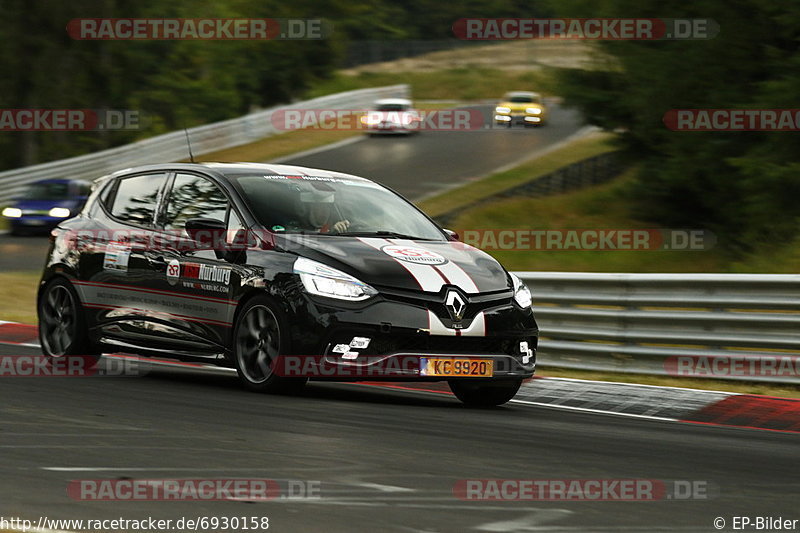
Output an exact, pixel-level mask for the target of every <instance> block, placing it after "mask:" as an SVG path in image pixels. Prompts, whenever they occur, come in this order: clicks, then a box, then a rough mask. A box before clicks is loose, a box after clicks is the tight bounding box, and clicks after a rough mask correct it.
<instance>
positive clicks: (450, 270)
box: [390, 239, 480, 294]
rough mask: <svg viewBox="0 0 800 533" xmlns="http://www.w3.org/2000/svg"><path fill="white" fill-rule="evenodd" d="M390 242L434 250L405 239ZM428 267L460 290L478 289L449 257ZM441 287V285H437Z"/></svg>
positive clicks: (470, 292) (474, 290) (471, 291)
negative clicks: (445, 260) (440, 263)
mask: <svg viewBox="0 0 800 533" xmlns="http://www.w3.org/2000/svg"><path fill="white" fill-rule="evenodd" d="M390 241H391V243H392V244H399V245H401V246H415V247H417V248H422V249H423V250H427V251H429V252H433V253H436V252H434V251H433V250H431V249H430V248H426V247H425V246H423V245H421V244H420V243H418V242H415V241H409V240H406V239H390ZM422 266H425V265H422ZM428 268H434V269H438V270H439V272H441V273H442V274H443V275H444V277H445V278H447V282H448V283H449V284H451V285H455V286H456V287H458V288H459V289H461V290H462V291H464V292H466V293H468V294H477V293H479V292H480V291H479V290H478V286H477V285H475V282H474V281H473V280H472V278H471V277H469V274H467V273H466V272H464V269H463V268H461V267H460V266H458V265H457V264H456V263H454V262H453V261H451V260H450V259H448V260H447V263H445V264H443V265H436V266H435V267H433V266H431V267H428ZM439 288H440V289H441V286H440V287H439Z"/></svg>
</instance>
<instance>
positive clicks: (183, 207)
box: [164, 174, 228, 230]
mask: <svg viewBox="0 0 800 533" xmlns="http://www.w3.org/2000/svg"><path fill="white" fill-rule="evenodd" d="M227 210H228V199H227V198H226V197H225V195H224V194H223V193H222V191H221V190H219V187H217V186H216V185H214V184H213V183H211V182H210V181H209V180H207V179H205V178H202V177H200V176H195V175H192V174H178V175H177V176H175V181H174V182H173V184H172V190H171V191H170V193H169V200H168V202H167V209H166V213H165V216H164V228H165V229H167V230H182V229H183V228H184V226H185V225H186V221H187V220H189V219H190V218H196V217H199V218H211V219H216V220H220V221H222V222H224V221H225V214H226V213H227Z"/></svg>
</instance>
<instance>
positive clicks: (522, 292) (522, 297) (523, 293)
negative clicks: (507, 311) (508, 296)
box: [511, 274, 533, 308]
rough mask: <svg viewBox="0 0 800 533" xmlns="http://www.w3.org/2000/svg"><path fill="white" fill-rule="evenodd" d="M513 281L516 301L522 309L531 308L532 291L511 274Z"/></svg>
mask: <svg viewBox="0 0 800 533" xmlns="http://www.w3.org/2000/svg"><path fill="white" fill-rule="evenodd" d="M511 281H512V282H513V283H514V301H515V302H517V303H518V304H519V306H520V307H523V308H527V307H530V306H531V304H532V303H533V301H532V299H531V291H530V289H529V288H528V287H527V286H526V285H525V284H524V283H523V282H522V280H521V279H519V278H518V277H517V276H516V275H514V274H511Z"/></svg>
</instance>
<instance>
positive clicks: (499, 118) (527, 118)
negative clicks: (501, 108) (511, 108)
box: [494, 114, 544, 126]
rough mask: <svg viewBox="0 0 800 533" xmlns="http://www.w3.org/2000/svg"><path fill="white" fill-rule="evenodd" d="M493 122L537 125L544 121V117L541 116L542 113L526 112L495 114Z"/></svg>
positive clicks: (498, 123) (504, 124)
mask: <svg viewBox="0 0 800 533" xmlns="http://www.w3.org/2000/svg"><path fill="white" fill-rule="evenodd" d="M494 122H495V124H497V125H502V126H513V125H524V126H538V125H540V124H543V123H544V117H542V115H528V114H519V115H499V114H496V115H495V117H494Z"/></svg>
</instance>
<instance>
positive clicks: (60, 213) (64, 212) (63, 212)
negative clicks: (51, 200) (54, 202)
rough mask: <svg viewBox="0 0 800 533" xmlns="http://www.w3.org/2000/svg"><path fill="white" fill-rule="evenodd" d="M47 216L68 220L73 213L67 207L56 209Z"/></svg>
mask: <svg viewBox="0 0 800 533" xmlns="http://www.w3.org/2000/svg"><path fill="white" fill-rule="evenodd" d="M47 214H48V215H50V216H51V217H53V218H67V217H68V216H70V215H71V214H72V213H70V211H69V209H67V208H66V207H54V208H53V209H51V210H50V212H49V213H47Z"/></svg>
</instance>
